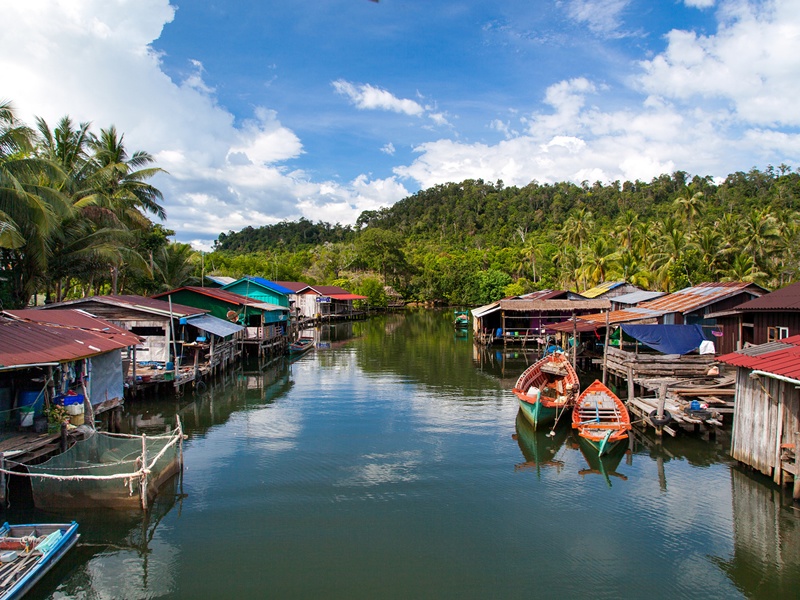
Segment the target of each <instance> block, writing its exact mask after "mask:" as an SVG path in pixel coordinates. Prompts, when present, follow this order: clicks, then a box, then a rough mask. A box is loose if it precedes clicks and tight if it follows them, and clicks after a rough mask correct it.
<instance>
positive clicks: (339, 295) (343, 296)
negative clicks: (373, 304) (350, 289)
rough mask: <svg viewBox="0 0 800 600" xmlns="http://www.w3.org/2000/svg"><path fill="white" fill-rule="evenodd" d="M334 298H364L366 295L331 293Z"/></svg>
mask: <svg viewBox="0 0 800 600" xmlns="http://www.w3.org/2000/svg"><path fill="white" fill-rule="evenodd" d="M331 298H333V299H334V300H366V299H367V296H359V295H358V294H331Z"/></svg>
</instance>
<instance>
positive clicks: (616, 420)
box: [572, 379, 631, 456]
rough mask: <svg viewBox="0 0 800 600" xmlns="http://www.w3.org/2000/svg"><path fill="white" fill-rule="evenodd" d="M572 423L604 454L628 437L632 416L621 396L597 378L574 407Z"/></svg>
mask: <svg viewBox="0 0 800 600" xmlns="http://www.w3.org/2000/svg"><path fill="white" fill-rule="evenodd" d="M572 427H573V428H574V429H577V430H578V435H579V436H581V438H583V439H584V440H586V441H587V442H589V444H591V446H592V447H593V448H594V449H595V450H597V454H598V456H603V455H605V454H608V453H609V452H611V450H612V449H613V448H614V447H615V446H616V445H617V444H619V442H621V441H622V440H625V439H627V438H628V431H629V430H630V428H631V417H630V415H629V414H628V409H627V408H625V405H624V404H623V403H622V400H620V399H619V398H617V395H616V394H615V393H614V392H612V391H611V390H610V389H608V388H607V387H606V386H605V385H603V384H602V383H601V382H600V381H598V380H596V379H595V381H594V383H592V384H591V385H590V386H589V387H587V388H586V389H585V390H583V393H582V394H581V395H580V397H579V398H578V401H577V402H576V403H575V407H574V408H573V409H572Z"/></svg>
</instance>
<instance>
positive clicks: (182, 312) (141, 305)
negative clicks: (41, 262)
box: [40, 294, 208, 319]
mask: <svg viewBox="0 0 800 600" xmlns="http://www.w3.org/2000/svg"><path fill="white" fill-rule="evenodd" d="M90 302H100V303H101V304H108V305H110V306H120V307H123V308H128V309H133V310H139V311H142V312H146V313H149V314H157V315H161V316H169V314H170V309H169V302H167V301H165V300H157V299H155V298H147V297H145V296H134V295H129V294H121V295H108V296H87V297H86V298H79V299H77V300H67V301H65V302H58V303H55V304H48V305H47V306H43V307H41V309H40V310H42V309H43V310H57V309H62V308H78V307H80V306H81V305H83V304H87V303H90ZM207 312H208V311H207V310H205V309H203V308H195V307H193V306H185V305H183V304H176V303H174V302H173V303H172V315H173V316H174V317H175V318H176V319H179V318H181V317H189V316H191V315H201V314H204V313H207Z"/></svg>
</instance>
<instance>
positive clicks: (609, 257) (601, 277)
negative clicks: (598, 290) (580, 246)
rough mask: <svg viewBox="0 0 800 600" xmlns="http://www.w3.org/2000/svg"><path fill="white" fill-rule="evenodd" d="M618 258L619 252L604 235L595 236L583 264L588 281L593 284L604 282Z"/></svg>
mask: <svg viewBox="0 0 800 600" xmlns="http://www.w3.org/2000/svg"><path fill="white" fill-rule="evenodd" d="M616 258H617V254H616V253H615V252H614V250H613V249H612V248H611V247H610V246H609V244H608V242H607V241H606V238H605V237H604V236H597V237H596V238H594V240H592V242H591V243H590V244H589V246H588V248H587V251H586V256H585V261H584V265H583V270H584V274H585V275H586V277H587V279H588V283H589V284H590V285H592V286H595V285H598V284H600V283H603V282H604V281H605V280H606V274H607V273H608V271H609V269H611V268H612V266H613V263H614V260H615V259H616Z"/></svg>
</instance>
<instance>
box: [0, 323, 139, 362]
mask: <svg viewBox="0 0 800 600" xmlns="http://www.w3.org/2000/svg"><path fill="white" fill-rule="evenodd" d="M61 312H64V313H77V314H66V315H56V313H61ZM8 313H9V315H13V317H12V318H0V367H3V368H9V367H15V366H23V365H34V364H41V363H54V362H69V361H73V360H80V359H83V358H89V357H91V356H96V355H98V354H104V353H106V352H110V351H112V350H120V349H122V348H126V347H128V346H133V345H136V344H137V343H139V337H138V336H136V335H133V334H132V333H129V332H126V331H124V330H122V329H119V328H118V327H115V326H114V325H112V324H111V323H108V322H107V321H103V320H102V319H97V318H95V317H91V316H89V315H87V314H86V313H79V312H78V311H53V310H51V311H40V310H20V311H8ZM20 313H22V314H20ZM27 313H35V314H36V316H37V317H40V318H43V319H44V320H46V321H50V322H38V321H34V320H30V319H26V318H25V317H26V316H27ZM86 319H89V321H87V320H86Z"/></svg>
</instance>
